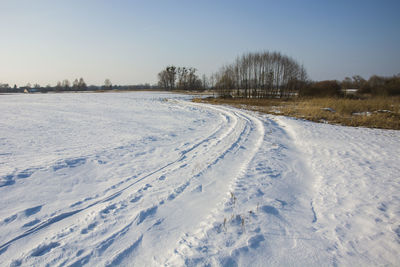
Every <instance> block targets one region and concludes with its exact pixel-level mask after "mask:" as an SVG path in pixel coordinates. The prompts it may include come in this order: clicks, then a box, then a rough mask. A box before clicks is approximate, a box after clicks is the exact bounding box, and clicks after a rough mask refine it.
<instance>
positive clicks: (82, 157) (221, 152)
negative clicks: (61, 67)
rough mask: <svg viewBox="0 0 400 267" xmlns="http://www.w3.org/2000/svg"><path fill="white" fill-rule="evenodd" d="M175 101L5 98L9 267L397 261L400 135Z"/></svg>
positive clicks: (114, 96) (2, 223)
mask: <svg viewBox="0 0 400 267" xmlns="http://www.w3.org/2000/svg"><path fill="white" fill-rule="evenodd" d="M188 99H190V96H183V95H177V94H167V93H154V92H153V93H149V92H136V93H102V94H99V93H97V94H96V93H87V94H73V93H71V94H45V95H43V94H38V95H3V96H1V98H0V102H1V104H0V112H1V117H0V266H9V265H11V266H46V265H49V266H82V265H88V266H115V265H121V266H182V265H189V266H193V265H201V266H203V265H211V266H304V265H307V266H309V265H310V266H330V265H334V266H336V265H345V266H348V265H357V266H365V265H397V264H398V263H399V262H400V256H399V255H400V253H399V251H400V223H399V222H400V220H399V219H400V201H399V198H400V197H399V195H398V192H399V191H400V177H399V173H400V160H399V157H398V155H399V153H400V142H399V141H400V132H399V131H390V130H377V129H366V128H350V127H343V126H335V125H329V124H318V123H313V122H308V121H304V120H296V119H292V118H287V117H283V116H273V115H262V114H258V113H254V112H246V111H243V110H239V109H234V108H231V107H225V106H211V105H206V104H198V103H191V102H190V101H187V100H188Z"/></svg>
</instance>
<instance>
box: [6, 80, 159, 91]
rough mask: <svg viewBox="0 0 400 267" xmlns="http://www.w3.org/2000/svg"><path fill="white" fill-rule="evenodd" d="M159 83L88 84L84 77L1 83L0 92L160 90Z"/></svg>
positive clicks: (105, 82) (108, 81)
mask: <svg viewBox="0 0 400 267" xmlns="http://www.w3.org/2000/svg"><path fill="white" fill-rule="evenodd" d="M158 89H159V87H158V86H157V85H150V84H148V83H145V84H136V85H115V84H112V83H111V81H110V79H105V81H104V84H103V85H87V84H86V82H85V81H84V79H83V78H80V79H75V80H74V81H73V82H72V84H71V82H70V81H69V80H67V79H65V80H63V81H59V82H57V84H56V85H55V86H51V85H46V86H40V85H39V84H37V83H35V84H33V85H32V84H31V83H27V84H26V85H24V86H20V87H18V86H17V85H14V86H10V85H9V84H7V83H0V93H24V92H29V93H47V92H72V91H98V90H158Z"/></svg>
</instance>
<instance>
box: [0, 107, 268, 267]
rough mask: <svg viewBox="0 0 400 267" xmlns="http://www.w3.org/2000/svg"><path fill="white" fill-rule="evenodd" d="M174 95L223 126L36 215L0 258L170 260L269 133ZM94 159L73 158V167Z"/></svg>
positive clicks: (32, 261) (237, 115)
mask: <svg viewBox="0 0 400 267" xmlns="http://www.w3.org/2000/svg"><path fill="white" fill-rule="evenodd" d="M174 101H175V102H174V103H173V104H174V105H178V106H182V107H184V108H188V107H190V108H196V109H205V110H207V111H208V112H212V113H214V114H216V116H218V117H220V120H219V123H218V125H217V127H211V129H212V131H211V132H210V133H209V134H208V136H206V137H205V138H202V139H198V138H197V136H194V137H196V138H194V139H195V142H193V143H190V144H186V146H185V147H184V148H183V149H181V150H179V151H178V152H179V153H177V157H176V158H175V159H174V160H171V161H168V162H166V163H163V164H162V165H160V166H158V167H157V168H155V169H153V170H150V171H148V172H146V173H143V174H142V175H139V176H137V177H126V178H122V179H120V182H118V183H117V184H114V185H112V186H110V187H109V189H108V190H105V191H104V194H103V195H100V194H95V195H92V194H91V193H90V190H88V192H87V195H86V197H84V198H83V199H82V200H77V201H76V202H74V203H64V207H63V208H59V209H58V210H57V211H55V212H53V213H52V214H44V215H43V217H40V216H32V217H31V218H33V217H35V220H33V221H28V222H26V223H25V224H24V225H23V227H22V228H23V229H24V230H23V231H19V233H17V234H15V235H14V236H13V235H12V234H11V235H10V238H9V239H8V240H6V241H4V240H3V242H2V243H1V244H0V260H4V259H7V258H13V260H12V263H13V264H15V265H18V264H23V265H41V264H45V263H46V264H47V263H49V264H51V265H53V266H54V265H62V266H70V265H71V266H80V265H84V264H89V265H96V266H98V265H111V266H112V265H115V264H124V263H126V264H127V263H130V262H132V261H134V262H135V264H137V265H138V266H140V265H142V264H152V265H156V264H162V263H164V262H166V261H167V259H168V257H169V255H170V254H171V253H172V252H173V251H174V249H175V248H176V245H177V244H178V241H179V240H180V238H181V235H182V233H185V232H189V231H191V230H193V229H194V228H195V227H197V226H198V225H199V223H200V222H202V221H204V220H206V219H207V216H208V215H209V214H211V212H212V210H213V209H215V207H216V206H217V205H218V204H219V203H222V202H224V201H225V200H226V196H227V195H228V194H229V190H230V185H231V184H232V183H233V182H234V181H235V180H236V179H237V178H238V177H239V176H240V174H241V171H243V170H245V169H246V167H247V164H248V162H249V161H250V160H251V159H252V157H253V156H254V154H255V152H256V151H257V149H258V148H259V146H260V142H261V141H262V136H263V134H264V128H263V125H262V123H261V122H260V121H259V120H258V119H256V118H254V117H252V116H250V115H248V114H245V113H243V112H240V111H237V110H235V111H233V110H231V109H229V108H223V107H220V108H217V107H212V106H205V105H199V104H194V103H188V102H183V101H176V100H174ZM105 153H107V152H105ZM97 156H98V157H99V156H102V155H97ZM82 158H83V157H82ZM66 161H68V160H66ZM88 161H89V160H87V159H83V160H82V162H79V160H77V161H74V160H69V162H72V163H70V165H69V167H71V165H73V164H77V165H85V164H88ZM37 170H40V171H42V172H44V171H46V170H48V171H54V170H56V171H57V170H58V169H57V167H52V168H50V167H49V168H45V167H42V168H37ZM37 209H38V210H39V211H40V209H41V206H38V208H37ZM25 213H26V211H25ZM28 213H29V212H28ZM27 217H30V216H27ZM10 220H12V216H11V219H10ZM24 222H25V221H24ZM160 229H161V230H160ZM148 246H151V247H152V249H148ZM143 248H145V249H143ZM3 263H4V262H3Z"/></svg>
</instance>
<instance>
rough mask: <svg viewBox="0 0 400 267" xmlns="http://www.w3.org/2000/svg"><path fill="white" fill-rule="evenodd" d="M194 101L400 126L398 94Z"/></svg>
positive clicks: (352, 123) (343, 121)
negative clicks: (370, 96)
mask: <svg viewBox="0 0 400 267" xmlns="http://www.w3.org/2000/svg"><path fill="white" fill-rule="evenodd" d="M193 101H195V102H205V103H211V104H226V105H230V106H234V107H238V108H244V109H248V110H253V111H259V112H263V113H269V114H275V115H285V116H291V117H296V118H302V119H307V120H311V121H315V122H324V123H333V124H341V125H347V126H357V127H358V126H362V127H371V128H383V129H395V130H400V97H376V98H368V99H347V98H335V97H331V98H328V97H324V98H322V97H321V98H293V99H285V100H283V99H244V98H230V99H224V98H206V99H194V100H193Z"/></svg>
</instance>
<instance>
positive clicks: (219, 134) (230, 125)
mask: <svg viewBox="0 0 400 267" xmlns="http://www.w3.org/2000/svg"><path fill="white" fill-rule="evenodd" d="M212 109H213V110H215V111H217V112H219V113H221V114H224V116H225V118H226V119H225V126H221V127H219V128H218V129H217V131H215V132H214V133H213V134H211V135H210V136H208V137H207V138H205V139H203V140H201V141H200V142H198V143H196V144H194V145H193V146H192V147H190V148H189V149H186V150H184V151H182V153H181V157H180V158H179V159H177V160H175V161H173V162H170V163H169V164H167V165H165V166H163V167H160V168H159V169H157V170H154V171H153V172H151V173H149V174H147V175H145V176H143V177H141V178H139V179H137V180H135V181H134V182H132V183H131V184H129V185H128V186H126V187H124V188H122V189H120V190H118V191H117V192H114V193H112V194H111V195H109V196H107V197H105V198H102V199H99V200H96V201H94V202H92V203H91V204H89V205H87V206H85V207H82V208H79V209H74V210H71V211H67V212H63V213H59V214H57V215H54V216H53V217H51V218H49V219H47V220H46V221H44V222H42V223H40V224H38V225H35V226H34V227H32V228H30V229H28V230H26V231H25V232H24V233H23V234H21V235H18V236H16V237H15V238H13V239H11V240H9V241H8V242H6V243H3V244H2V245H1V246H0V249H1V251H5V250H7V248H8V247H9V246H10V245H11V244H12V243H14V242H15V241H17V240H19V239H22V238H24V237H27V236H29V235H31V234H34V233H37V232H38V231H40V230H42V229H44V228H47V227H50V226H52V225H53V224H55V223H58V222H60V221H62V220H64V219H66V218H70V217H72V216H74V215H76V214H78V213H81V212H83V211H87V210H89V209H92V208H94V207H95V206H97V205H99V204H102V203H105V202H109V201H112V200H114V199H116V198H118V197H120V196H121V194H122V193H123V192H125V191H126V190H127V189H129V188H131V187H133V186H134V185H136V184H138V183H140V182H142V181H144V180H145V179H146V178H149V177H151V176H155V175H156V174H158V173H160V172H161V171H164V174H165V173H168V172H171V171H175V170H179V169H181V168H182V165H179V163H180V162H183V161H184V162H189V163H190V160H191V159H192V158H194V157H196V156H197V155H198V154H201V152H205V149H203V151H200V152H197V153H194V152H196V151H195V150H196V149H199V148H202V146H201V145H202V144H207V146H205V147H206V148H207V149H208V151H209V150H212V148H213V147H214V146H217V145H219V144H220V143H221V142H222V140H225V138H226V137H227V136H229V135H230V134H231V133H232V132H233V131H234V129H235V127H236V124H237V118H236V116H235V115H234V114H232V113H229V112H227V111H223V110H218V109H215V108H212ZM242 133H243V132H242ZM242 133H241V134H242ZM236 146H237V144H233V145H232V146H231V147H229V149H228V150H227V151H225V153H223V154H222V157H218V154H214V155H213V156H216V157H217V159H216V160H214V162H213V164H216V163H217V162H218V161H219V159H221V158H223V156H224V155H225V154H226V153H228V152H229V151H230V150H232V148H234V147H236ZM191 152H193V153H191ZM189 154H191V158H190V157H188V155H189ZM174 165H175V166H174ZM178 165H179V166H178ZM209 167H210V166H209V165H208V167H207V168H209ZM201 172H203V171H200V172H199V174H197V175H195V176H198V175H200V173H201ZM185 188H186V187H182V188H181V189H180V191H181V192H183V191H184V189H185ZM174 191H176V190H174ZM178 191H179V190H178ZM181 192H180V193H181ZM87 199H90V198H87ZM93 228H94V227H93Z"/></svg>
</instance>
